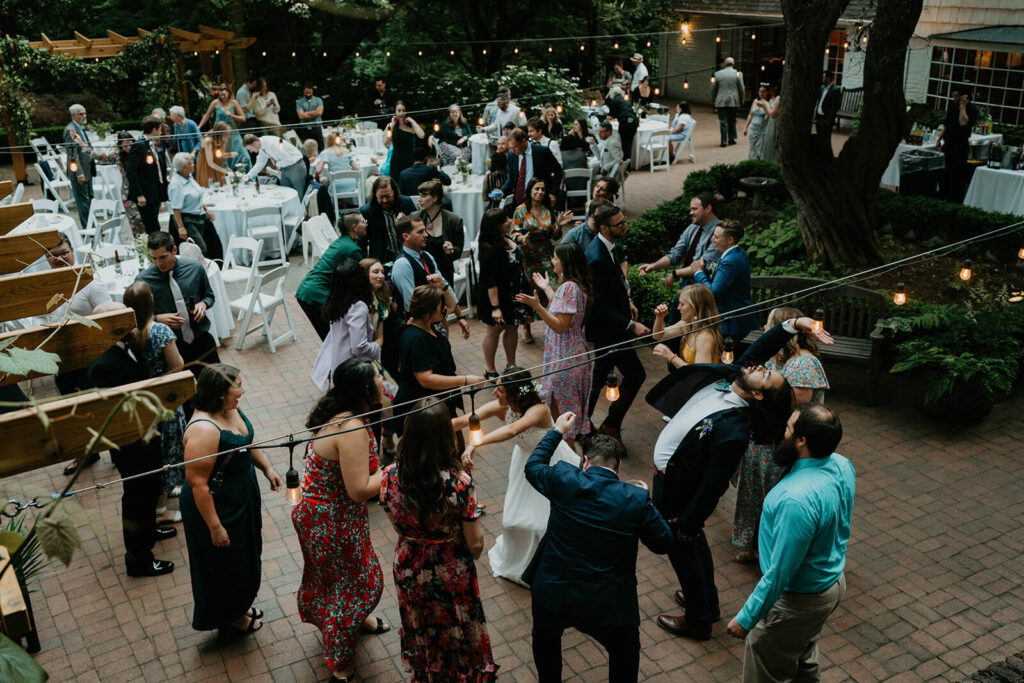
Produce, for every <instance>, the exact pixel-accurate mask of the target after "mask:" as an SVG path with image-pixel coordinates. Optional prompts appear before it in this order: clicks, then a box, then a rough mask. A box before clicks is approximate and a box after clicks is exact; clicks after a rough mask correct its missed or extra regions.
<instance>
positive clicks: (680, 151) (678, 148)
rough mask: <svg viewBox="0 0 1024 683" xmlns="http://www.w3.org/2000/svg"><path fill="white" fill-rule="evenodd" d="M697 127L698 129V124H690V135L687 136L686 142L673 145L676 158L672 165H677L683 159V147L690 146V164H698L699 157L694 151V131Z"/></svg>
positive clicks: (682, 141)
mask: <svg viewBox="0 0 1024 683" xmlns="http://www.w3.org/2000/svg"><path fill="white" fill-rule="evenodd" d="M696 127H697V123H696V122H694V123H691V124H690V134H689V135H688V136H687V138H686V139H685V140H680V141H679V142H675V143H673V146H674V147H675V148H676V154H675V157H674V158H673V159H672V163H673V164H674V163H677V162H678V161H679V160H680V159H682V158H683V147H684V146H686V145H689V146H690V162H691V163H694V164H695V163H697V155H696V154H694V150H693V129H694V128H696Z"/></svg>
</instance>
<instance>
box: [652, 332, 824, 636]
mask: <svg viewBox="0 0 1024 683" xmlns="http://www.w3.org/2000/svg"><path fill="white" fill-rule="evenodd" d="M801 330H802V331H805V332H809V333H811V334H813V335H814V336H815V337H816V338H817V339H818V340H819V341H820V342H822V343H824V344H831V343H832V337H831V336H829V334H828V333H827V332H825V331H824V330H822V331H819V332H815V331H814V321H813V320H812V319H811V318H798V319H794V320H787V321H786V322H783V323H782V324H780V325H776V326H775V327H773V328H772V329H771V330H769V331H768V332H766V333H764V334H763V335H762V336H761V337H760V338H759V339H758V340H757V341H755V342H754V343H753V344H751V345H750V348H749V349H747V351H746V353H744V354H743V356H742V357H741V358H740V360H739V362H738V363H737V364H736V365H710V364H707V365H687V366H684V367H682V368H679V369H678V370H675V371H673V372H672V373H671V374H669V375H668V377H666V378H665V379H663V380H662V381H660V382H658V384H657V385H655V387H654V388H653V389H651V391H650V392H648V394H647V402H648V403H650V404H651V405H653V406H654V407H655V408H657V409H659V410H660V411H661V412H663V413H664V414H665V415H668V416H670V417H672V420H671V421H670V422H669V423H668V425H666V426H665V428H664V429H663V430H662V432H661V435H660V436H659V437H658V441H657V443H656V444H655V446H654V466H655V478H654V491H653V494H654V503H655V504H656V505H657V506H658V509H659V510H660V511H661V514H662V515H664V516H665V519H667V520H669V524H671V525H672V526H673V528H674V529H675V540H674V541H673V543H672V547H671V548H670V549H669V553H668V557H669V560H670V561H671V562H672V568H673V569H674V570H675V572H676V576H677V578H678V579H679V585H680V587H681V590H679V591H676V593H675V599H676V602H677V603H679V605H680V606H682V607H684V608H685V610H686V614H685V616H678V617H676V616H669V615H665V614H663V615H661V616H659V617H658V626H660V627H661V628H663V629H665V630H666V631H668V632H669V633H672V634H675V635H677V636H683V637H686V638H695V639H698V640H707V639H709V638H710V637H711V624H712V622H715V621H718V620H719V618H720V609H719V602H718V590H717V589H716V588H715V572H714V565H713V563H712V560H711V549H710V548H709V547H708V541H707V537H706V536H705V535H704V523H705V521H706V520H707V518H708V517H709V516H710V515H711V513H712V512H713V511H714V509H715V506H716V505H718V499H719V498H721V496H722V494H723V493H725V490H726V489H727V488H728V487H729V479H730V478H731V477H732V474H733V472H735V471H736V467H737V466H738V465H739V462H740V459H741V458H742V457H743V454H744V453H745V452H746V450H747V445H748V443H749V441H750V439H751V438H752V437H753V438H754V439H755V441H756V442H757V443H777V442H779V441H781V440H782V437H783V434H784V432H785V429H786V421H787V420H788V419H789V416H790V414H791V413H792V405H793V389H792V388H791V387H790V386H789V382H787V381H786V379H785V377H783V376H782V375H781V374H780V373H778V372H776V371H774V370H767V369H766V368H764V366H763V365H762V363H764V362H766V361H767V360H768V359H769V358H771V357H772V356H774V355H775V354H776V353H777V352H778V351H779V350H780V349H782V347H783V346H785V345H786V342H788V341H789V340H790V339H791V338H792V337H793V335H795V334H796V333H797V332H798V331H801Z"/></svg>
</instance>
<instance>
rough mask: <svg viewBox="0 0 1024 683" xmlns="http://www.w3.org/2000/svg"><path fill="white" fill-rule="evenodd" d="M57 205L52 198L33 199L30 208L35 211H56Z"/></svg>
mask: <svg viewBox="0 0 1024 683" xmlns="http://www.w3.org/2000/svg"><path fill="white" fill-rule="evenodd" d="M58 206H59V205H58V204H57V202H55V201H53V200H52V199H33V200H32V210H33V211H34V212H35V213H57V212H58V211H60V209H58V208H57V207H58Z"/></svg>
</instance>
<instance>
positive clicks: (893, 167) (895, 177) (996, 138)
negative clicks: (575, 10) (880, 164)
mask: <svg viewBox="0 0 1024 683" xmlns="http://www.w3.org/2000/svg"><path fill="white" fill-rule="evenodd" d="M979 140H989V141H991V142H992V144H993V145H1001V144H1002V143H1003V135H1002V133H992V134H991V135H979V134H978V133H971V142H977V141H979ZM910 149H932V150H934V149H935V143H934V142H933V143H932V144H930V145H926V144H920V145H911V144H907V143H906V142H901V143H900V144H899V145H897V146H896V151H895V152H893V155H892V159H890V160H889V165H888V166H887V167H886V169H885V173H883V174H882V180H881V181H880V182H879V183H878V184H879V185H885V186H886V187H895V188H896V189H899V187H900V152H906V151H907V150H910Z"/></svg>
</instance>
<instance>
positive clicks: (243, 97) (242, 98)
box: [235, 74, 258, 128]
mask: <svg viewBox="0 0 1024 683" xmlns="http://www.w3.org/2000/svg"><path fill="white" fill-rule="evenodd" d="M255 90H256V77H255V76H253V75H252V74H249V75H248V76H246V77H245V83H243V84H242V87H241V88H239V89H238V91H237V92H236V93H235V100H237V101H238V106H239V107H241V108H242V111H244V112H245V124H244V125H243V127H244V128H256V127H257V125H258V124H257V123H256V115H255V114H253V113H252V110H251V109H250V108H249V103H250V102H251V101H252V94H253V92H254V91H255Z"/></svg>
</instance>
